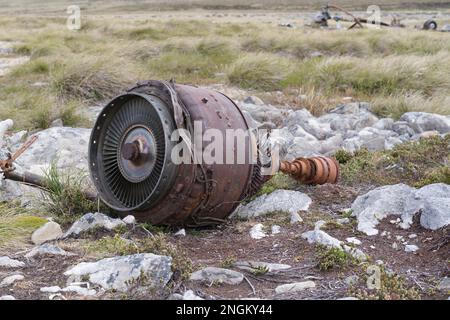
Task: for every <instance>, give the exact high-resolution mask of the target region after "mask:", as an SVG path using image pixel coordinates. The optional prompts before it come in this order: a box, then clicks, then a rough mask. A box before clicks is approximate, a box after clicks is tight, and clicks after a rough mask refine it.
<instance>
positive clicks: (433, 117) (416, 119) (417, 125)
mask: <svg viewBox="0 0 450 320" xmlns="http://www.w3.org/2000/svg"><path fill="white" fill-rule="evenodd" d="M400 121H406V122H407V123H408V125H409V126H410V127H411V128H412V129H413V130H414V131H415V132H416V133H421V132H424V131H432V130H436V131H438V132H439V133H447V132H450V120H449V119H448V118H447V117H445V116H442V115H439V114H433V113H426V112H406V113H404V114H403V115H402V116H401V117H400Z"/></svg>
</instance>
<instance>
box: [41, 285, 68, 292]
mask: <svg viewBox="0 0 450 320" xmlns="http://www.w3.org/2000/svg"><path fill="white" fill-rule="evenodd" d="M61 290H62V289H61V288H60V287H59V286H52V287H42V288H40V289H39V291H41V292H44V293H57V292H60V291H61Z"/></svg>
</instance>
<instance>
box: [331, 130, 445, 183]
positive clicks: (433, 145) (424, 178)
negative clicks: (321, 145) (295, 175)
mask: <svg viewBox="0 0 450 320" xmlns="http://www.w3.org/2000/svg"><path fill="white" fill-rule="evenodd" d="M335 156H336V158H337V159H338V161H339V162H340V164H341V179H342V181H343V182H345V183H350V184H351V183H358V182H367V183H368V182H370V183H375V184H383V185H384V184H395V183H401V182H403V183H407V184H409V185H411V186H415V187H421V186H424V185H426V184H430V183H437V182H443V183H448V181H449V170H448V161H449V159H450V136H448V135H447V136H446V137H445V138H442V137H440V136H435V137H430V138H422V139H420V140H418V141H411V142H407V143H402V144H399V145H396V146H395V147H394V148H393V149H391V150H383V151H377V152H369V151H368V150H367V149H361V150H359V151H356V152H355V153H354V154H349V153H347V152H345V151H338V152H337V153H336V154H335Z"/></svg>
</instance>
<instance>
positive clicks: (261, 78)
mask: <svg viewBox="0 0 450 320" xmlns="http://www.w3.org/2000/svg"><path fill="white" fill-rule="evenodd" d="M243 21H245V20H243ZM64 23H65V21H64V19H61V18H37V17H36V18H30V17H27V18H25V17H0V24H1V25H2V26H5V27H4V28H2V29H1V30H0V40H5V41H8V40H14V41H17V42H18V43H17V44H16V45H15V48H16V54H17V55H24V54H25V55H28V56H30V61H29V62H27V63H25V64H24V65H21V66H18V67H15V68H14V69H13V70H12V72H11V73H9V74H8V75H6V76H4V77H0V95H1V96H2V100H1V101H0V118H7V117H9V118H13V119H14V120H15V122H16V128H17V129H20V128H37V127H41V128H42V127H46V126H47V125H48V124H49V122H51V121H52V120H53V119H55V118H57V117H63V116H64V115H66V118H69V119H70V120H69V122H70V123H71V124H72V125H84V122H83V121H82V119H78V118H77V117H76V112H72V114H73V116H68V117H67V115H68V114H69V113H70V111H67V106H70V108H68V109H70V110H79V109H82V108H83V107H84V106H87V105H92V104H97V103H102V102H103V101H104V100H105V99H107V98H109V97H111V96H113V95H115V94H117V93H119V92H120V91H121V90H122V89H123V88H126V87H128V86H129V85H130V84H132V83H133V82H135V81H137V80H142V79H149V78H154V79H170V78H174V79H175V80H177V81H178V82H184V83H193V84H200V85H201V84H206V85H208V84H214V83H225V84H231V85H234V86H238V87H241V88H244V89H248V90H253V91H254V93H255V94H257V95H261V96H263V97H264V99H265V100H267V101H269V102H278V103H288V104H290V105H292V106H293V107H301V108H303V107H305V108H307V109H309V110H310V111H311V112H312V113H313V114H316V115H318V114H321V113H322V112H324V111H326V110H328V109H329V108H330V107H331V106H332V105H333V104H335V103H336V102H337V101H339V100H341V98H342V97H346V96H352V97H354V98H355V99H357V100H366V101H369V102H372V103H373V108H374V110H375V111H376V112H377V113H378V114H380V115H383V116H387V115H389V116H395V117H398V116H399V115H400V114H401V113H402V112H404V111H407V110H423V111H428V112H438V113H444V114H449V113H450V108H448V107H447V105H448V101H449V96H450V95H449V92H450V41H449V40H450V35H449V34H445V33H437V32H436V33H432V32H424V31H416V30H392V29H383V30H354V31H325V30H314V29H306V28H303V29H302V28H300V29H289V28H280V27H278V26H276V25H274V24H263V23H259V22H257V21H253V22H251V23H248V22H243V23H237V22H233V23H230V22H226V21H224V22H217V23H210V22H209V21H207V20H199V19H197V20H189V19H180V20H173V19H172V20H171V19H165V20H164V19H162V20H156V19H155V20H142V19H138V18H130V19H128V20H123V22H122V23H120V24H116V23H114V21H110V20H108V19H105V18H101V17H99V18H95V19H94V18H92V17H89V20H88V21H87V24H86V25H85V26H84V27H83V29H82V30H80V31H70V30H67V29H66V28H65V27H64ZM30 28H31V29H30ZM30 30H32V32H30ZM36 84H40V85H36ZM277 90H280V91H281V92H282V94H278V93H277V94H273V92H274V91H277Z"/></svg>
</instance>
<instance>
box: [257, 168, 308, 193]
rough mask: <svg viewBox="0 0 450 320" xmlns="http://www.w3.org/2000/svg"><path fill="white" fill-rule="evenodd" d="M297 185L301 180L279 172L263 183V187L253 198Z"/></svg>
mask: <svg viewBox="0 0 450 320" xmlns="http://www.w3.org/2000/svg"><path fill="white" fill-rule="evenodd" d="M297 185H299V182H298V181H296V180H295V179H292V178H291V177H290V176H288V175H287V174H284V173H281V172H277V173H276V174H275V175H274V176H273V177H272V178H270V180H269V181H267V182H266V183H264V184H263V185H262V187H261V189H259V191H258V193H257V194H256V195H255V196H254V197H253V198H256V197H259V196H261V195H263V194H270V193H272V192H274V191H275V190H278V189H288V190H289V189H294V188H295V186H297Z"/></svg>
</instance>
